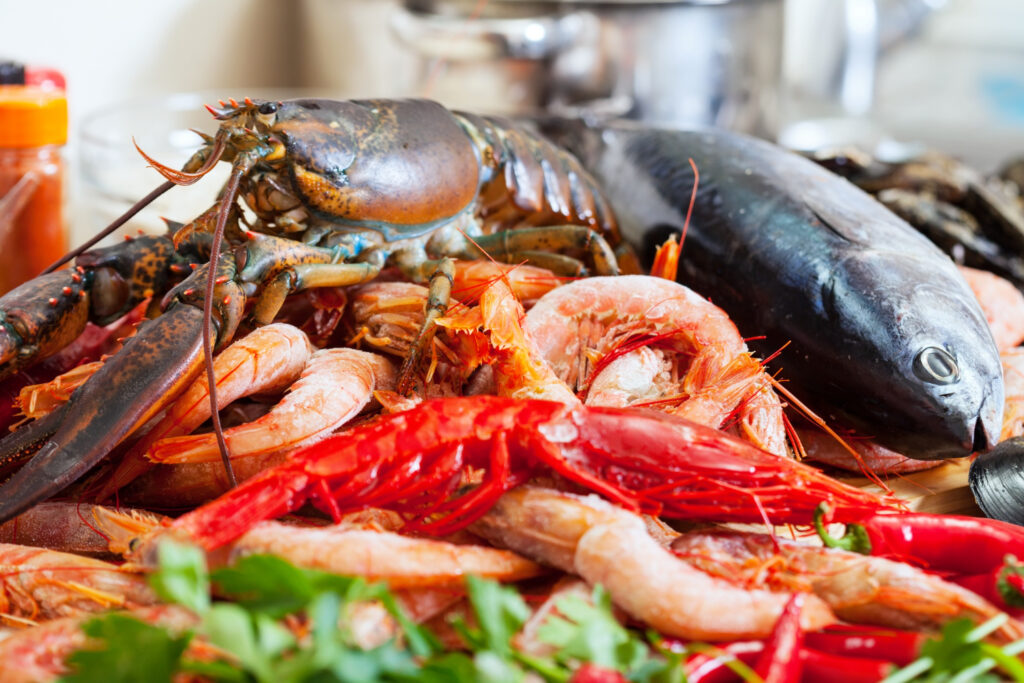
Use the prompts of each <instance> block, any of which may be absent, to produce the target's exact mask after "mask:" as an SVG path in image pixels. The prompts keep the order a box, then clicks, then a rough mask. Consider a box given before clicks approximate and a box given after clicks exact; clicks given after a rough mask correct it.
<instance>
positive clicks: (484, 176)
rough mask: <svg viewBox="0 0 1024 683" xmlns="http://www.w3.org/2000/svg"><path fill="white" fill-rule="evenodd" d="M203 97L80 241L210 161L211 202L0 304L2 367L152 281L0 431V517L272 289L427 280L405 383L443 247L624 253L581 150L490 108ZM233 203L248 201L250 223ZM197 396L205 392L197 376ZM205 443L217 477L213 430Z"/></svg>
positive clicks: (503, 252)
mask: <svg viewBox="0 0 1024 683" xmlns="http://www.w3.org/2000/svg"><path fill="white" fill-rule="evenodd" d="M220 104H221V109H214V108H213V107H207V108H208V109H209V110H210V112H211V113H212V114H213V115H214V117H215V118H216V119H217V120H219V121H220V122H221V123H220V127H219V129H218V130H217V131H216V133H215V135H213V136H204V141H205V144H204V145H203V146H202V147H201V149H200V150H199V151H197V152H196V153H195V154H194V155H193V156H192V158H190V159H189V160H188V161H187V162H186V163H185V165H184V166H183V168H182V170H176V169H172V168H169V167H167V166H164V165H162V164H160V163H159V162H157V161H155V160H153V159H151V158H150V157H148V156H146V155H145V153H144V152H142V150H141V149H140V150H139V151H140V153H142V154H143V156H144V157H145V158H146V159H147V160H148V161H149V162H150V163H151V164H152V165H153V167H154V168H156V170H158V171H159V172H160V173H161V174H162V175H163V176H164V177H165V178H167V182H166V183H164V184H163V185H161V186H160V187H158V188H157V189H156V190H154V191H153V192H151V193H150V194H149V195H148V196H147V197H145V198H143V199H142V200H140V202H138V203H137V204H136V205H135V206H134V207H132V208H131V209H130V210H129V211H128V212H127V213H126V214H125V215H124V216H122V217H121V218H120V219H118V220H117V221H115V222H114V223H113V224H112V225H111V226H109V227H108V228H107V229H106V230H104V231H103V233H101V234H100V235H98V236H97V238H94V239H93V240H92V241H90V242H89V243H87V244H86V245H83V247H82V248H81V249H87V248H88V247H90V246H92V244H94V243H95V242H96V241H97V240H98V239H99V238H100V237H101V236H102V235H103V234H107V233H109V232H111V231H112V230H113V229H115V228H116V227H118V226H120V225H121V224H123V223H124V222H125V221H127V220H128V219H129V218H130V217H131V215H133V214H134V212H136V211H138V210H139V209H140V208H141V206H143V205H144V204H145V203H147V202H149V201H152V200H153V199H154V198H156V197H157V196H159V195H160V194H162V193H163V192H164V191H166V190H167V189H169V188H170V187H171V186H173V185H174V184H190V183H193V182H196V181H198V180H199V179H200V178H202V177H203V176H204V175H205V174H206V173H207V172H208V171H209V170H210V169H211V168H212V167H213V166H214V165H215V164H216V163H217V162H218V161H220V160H223V161H227V162H229V163H231V166H232V170H231V174H230V177H229V179H228V181H227V183H226V184H225V186H224V188H223V190H222V192H221V195H220V198H219V199H218V200H217V202H216V203H215V204H214V206H213V207H211V208H210V209H209V210H207V211H206V212H204V213H203V214H201V215H200V216H199V217H197V218H196V219H194V220H193V221H191V222H190V223H188V224H186V225H184V226H180V227H178V228H177V229H176V230H175V231H174V233H173V235H169V236H164V237H160V238H152V239H150V238H146V239H145V240H142V241H139V240H137V241H134V242H133V243H134V244H135V245H137V246H136V247H132V246H124V245H122V246H120V247H114V248H109V249H107V250H96V251H86V252H84V253H81V254H80V255H79V256H78V258H77V261H76V267H75V268H74V269H72V270H68V271H58V272H52V273H48V274H44V275H43V276H41V277H40V278H37V279H36V280H33V281H30V282H29V283H26V284H24V285H22V286H21V287H19V288H17V289H15V290H14V291H13V292H11V293H9V294H8V295H6V296H5V297H3V298H0V377H3V376H4V375H5V374H9V373H10V372H13V371H15V370H17V369H19V368H22V367H26V366H28V365H29V364H31V363H33V362H35V361H38V360H40V359H42V358H44V357H46V356H47V355H49V354H52V353H54V352H55V351H56V350H58V349H59V348H60V347H61V346H63V345H64V344H66V343H68V342H69V341H70V340H71V339H73V338H74V337H75V336H77V334H78V333H79V332H80V331H81V329H82V328H83V326H84V325H85V321H86V320H87V319H88V318H89V317H90V315H91V316H92V317H93V318H96V319H100V320H103V319H106V318H108V317H110V316H112V315H115V314H116V313H117V312H118V311H121V310H124V307H125V306H127V305H128V303H130V302H136V301H139V300H142V299H144V298H146V297H153V298H154V300H158V299H159V297H160V295H161V294H164V292H165V291H166V294H165V295H164V296H163V299H162V306H161V308H162V311H163V312H162V313H160V315H159V316H157V317H156V318H155V319H153V320H151V321H148V322H146V323H144V324H143V325H142V326H141V328H140V330H139V332H138V333H137V334H136V335H135V336H133V337H132V338H130V339H129V340H128V341H127V342H126V343H125V345H124V347H123V349H122V350H121V351H120V352H118V353H117V354H116V355H115V356H114V357H113V358H112V359H110V360H108V361H107V363H106V364H105V365H104V367H103V368H102V369H101V370H100V371H99V372H97V373H96V375H95V376H94V377H93V378H91V379H90V380H89V381H87V382H86V383H85V384H84V385H83V386H82V387H80V388H79V389H78V390H76V392H75V393H74V394H73V395H72V397H71V400H70V401H69V402H68V403H67V404H66V405H65V406H64V407H62V409H61V410H59V411H57V412H55V413H53V414H51V415H50V416H48V417H47V418H46V419H45V420H38V421H36V422H34V423H32V424H30V425H28V426H27V427H25V428H22V429H21V430H18V431H16V432H14V433H13V434H11V435H9V436H8V437H7V438H5V439H4V440H2V441H0V462H4V461H7V462H9V461H12V460H15V461H20V460H22V459H24V457H26V455H27V454H31V453H32V452H33V451H37V452H36V454H35V456H34V457H33V458H32V460H31V461H30V462H28V463H27V464H26V465H24V466H23V467H22V468H21V469H20V470H18V471H17V472H16V473H15V474H14V475H13V476H12V477H11V478H10V479H9V480H7V481H6V482H5V483H3V484H2V485H0V520H6V519H9V518H11V517H12V516H14V515H16V514H18V513H19V512H21V511H23V510H25V509H27V508H28V507H29V506H31V505H33V504H34V503H36V502H38V501H40V500H43V499H45V498H47V497H49V496H51V495H53V494H55V493H57V492H58V491H60V490H61V489H63V488H64V487H66V486H67V485H69V484H70V483H72V482H73V481H75V480H76V479H78V478H79V477H80V476H82V474H84V473H85V472H86V471H88V470H89V469H90V468H92V467H93V466H94V465H95V464H96V463H97V462H98V461H99V460H100V459H102V458H103V456H104V455H105V454H106V453H108V452H109V451H110V450H111V449H112V448H114V447H115V446H116V445H117V444H118V443H120V442H121V441H123V440H124V439H126V438H128V437H129V436H130V435H131V434H132V433H133V432H134V431H136V430H137V429H138V428H139V427H140V426H141V425H142V424H144V423H145V422H146V421H147V420H148V419H149V418H150V417H152V416H153V415H155V414H156V413H157V412H159V411H160V410H162V409H163V408H164V407H166V406H167V405H168V403H169V402H170V401H171V400H173V398H174V397H175V396H176V395H177V393H178V392H180V391H181V389H182V387H183V386H185V385H186V384H187V383H188V382H189V381H190V380H191V379H193V378H194V377H195V376H196V375H197V374H198V373H199V372H201V370H202V366H203V359H204V358H205V359H206V370H207V374H208V377H209V376H210V375H211V374H212V368H211V366H210V357H211V355H212V353H213V349H214V348H215V347H218V346H223V345H224V344H226V343H228V342H229V341H230V340H231V338H232V336H233V335H234V334H235V332H236V331H237V330H238V328H239V325H243V324H245V325H248V324H252V325H259V324H264V323H267V322H270V321H271V320H272V319H273V318H274V316H275V315H276V314H277V312H278V311H279V310H280V308H281V306H282V304H283V303H284V301H285V299H286V297H287V296H288V295H289V294H292V293H295V292H299V291H302V290H306V289H310V288H317V287H337V286H343V285H350V284H356V283H360V282H366V281H368V280H371V279H373V278H374V277H376V276H377V275H378V273H380V272H381V270H382V269H384V268H385V267H388V266H395V267H397V268H398V269H399V270H400V271H401V272H402V273H403V274H404V275H405V276H406V277H408V278H410V279H412V280H415V281H419V282H424V281H428V282H429V283H430V299H429V302H428V313H427V316H426V319H425V321H424V323H423V326H422V329H421V331H420V337H419V342H418V344H417V345H416V346H415V347H414V348H413V349H412V351H411V352H410V353H409V355H408V357H407V358H406V361H405V364H404V366H403V369H402V375H401V376H402V378H403V382H402V384H401V388H402V389H403V390H404V391H409V390H410V389H411V388H412V386H413V381H414V379H413V378H414V375H415V371H416V368H417V366H418V362H419V359H420V356H421V349H422V348H423V347H424V345H425V344H426V343H428V342H429V338H430V335H431V333H432V331H433V326H434V321H435V320H436V318H437V317H439V316H440V314H441V313H442V312H443V311H444V309H445V307H446V305H447V302H448V298H449V296H450V289H451V279H452V259H453V258H477V257H480V256H482V255H487V256H489V257H492V258H495V259H498V260H502V261H506V262H519V261H524V260H530V261H532V262H534V263H537V264H539V265H542V266H544V267H547V268H549V269H552V270H554V271H556V272H558V273H561V274H566V275H581V274H585V273H586V272H588V271H587V267H586V266H585V265H584V264H583V262H582V261H581V259H586V260H587V261H589V263H590V264H591V265H592V267H593V269H594V271H596V272H598V273H604V274H615V273H617V272H618V264H617V261H618V258H617V254H616V252H615V251H613V247H619V253H620V254H628V252H627V251H625V250H626V249H628V248H627V247H625V245H623V244H622V243H621V241H620V239H619V235H618V231H617V227H616V224H615V220H614V217H613V215H612V213H611V212H610V210H609V209H608V205H607V202H606V201H605V200H604V198H603V197H602V195H601V193H600V191H599V190H598V189H597V186H596V184H595V183H594V181H593V180H592V179H591V177H590V176H589V175H588V174H587V173H586V172H585V171H584V170H583V169H582V167H581V166H580V165H579V163H578V162H577V161H576V160H575V159H574V158H573V157H572V156H570V155H569V154H567V153H565V152H563V151H561V150H559V149H558V148H556V147H554V146H553V145H551V144H550V143H547V142H546V141H544V140H542V139H541V138H538V137H535V136H533V135H531V134H529V133H527V132H525V131H524V130H520V129H518V128H516V127H514V126H513V125H512V124H510V123H508V122H506V121H503V120H501V119H493V118H485V117H479V116H475V115H472V114H466V113H456V112H451V111H448V110H447V109H445V108H444V107H442V106H441V105H439V104H436V103H434V102H430V101H426V100H366V101H345V102H338V101H329V100H291V101H279V102H254V101H252V100H249V99H246V100H245V101H244V102H243V103H241V104H240V103H238V102H235V101H234V100H231V101H230V102H229V104H225V103H223V102H221V103H220ZM239 198H242V199H243V200H244V201H245V203H246V205H247V206H248V208H249V209H250V210H251V212H252V213H253V214H255V219H254V220H252V221H251V224H250V223H249V222H248V221H247V219H246V216H245V214H244V213H243V212H242V211H240V210H239V206H238V199H239ZM510 228H517V229H516V230H510ZM606 238H607V239H606ZM135 248H138V249H141V250H142V251H143V253H142V254H141V255H140V254H139V253H136V252H135V251H133V249H135ZM81 249H80V250H81ZM556 249H560V250H563V251H565V252H566V253H555V251H554V250H556ZM147 250H148V251H147ZM74 256H75V253H74V252H73V253H72V254H70V255H68V256H67V257H65V259H62V261H60V262H58V263H56V264H54V266H51V268H53V267H56V266H59V265H61V264H62V263H63V262H64V261H66V260H68V259H70V258H73V257H74ZM204 260H205V261H206V263H202V261H204ZM115 266H116V267H115ZM190 267H191V268H193V269H194V272H192V273H191V275H188V277H187V278H185V279H183V280H181V281H180V282H178V280H179V279H180V277H181V276H183V275H185V274H187V273H188V272H189V268H190ZM210 384H211V385H213V384H214V382H213V381H212V378H211V381H210ZM210 400H211V403H212V404H213V405H216V397H215V391H214V390H213V387H211V391H210ZM213 416H214V427H215V431H217V432H218V433H219V432H220V429H219V424H218V422H217V412H216V410H214V411H213ZM221 452H222V456H223V460H224V464H225V468H226V469H227V470H228V473H229V478H231V479H232V480H233V477H232V476H231V471H230V464H229V460H228V456H227V451H226V447H225V446H224V445H223V443H222V444H221Z"/></svg>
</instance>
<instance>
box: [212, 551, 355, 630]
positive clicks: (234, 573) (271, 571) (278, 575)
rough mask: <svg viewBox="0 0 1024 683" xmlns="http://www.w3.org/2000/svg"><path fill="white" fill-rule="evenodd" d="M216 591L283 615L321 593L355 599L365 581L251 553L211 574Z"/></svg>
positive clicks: (254, 608) (250, 606)
mask: <svg viewBox="0 0 1024 683" xmlns="http://www.w3.org/2000/svg"><path fill="white" fill-rule="evenodd" d="M212 578H213V582H214V583H215V584H217V589H218V592H219V593H220V594H221V595H224V596H225V597H228V598H230V599H232V600H234V601H235V602H238V603H239V604H241V605H243V606H245V608H246V609H249V610H252V611H254V612H263V613H266V614H269V615H271V616H284V615H285V614H292V613H295V612H298V611H299V610H302V609H304V608H305V607H306V605H308V604H310V602H312V601H313V599H314V598H315V597H316V596H317V595H318V594H320V593H326V592H332V593H336V594H338V595H339V596H341V597H342V598H343V599H346V600H349V599H357V598H358V597H359V594H360V593H362V592H365V591H366V582H365V581H363V580H362V579H354V578H351V577H347V576H337V575H336V574H329V573H327V572H322V571H317V570H315V569H300V568H298V567H296V566H294V565H292V564H290V563H289V562H287V561H285V560H283V559H281V558H280V557H275V556H273V555H250V556H248V557H243V558H241V559H240V560H238V561H237V562H236V563H235V564H234V565H233V566H231V567H225V568H222V569H217V570H215V571H214V572H213V575H212Z"/></svg>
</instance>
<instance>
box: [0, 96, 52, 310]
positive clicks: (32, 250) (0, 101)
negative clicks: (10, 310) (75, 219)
mask: <svg viewBox="0 0 1024 683" xmlns="http://www.w3.org/2000/svg"><path fill="white" fill-rule="evenodd" d="M67 133H68V113H67V99H66V98H65V96H64V92H63V91H62V90H56V89H52V88H41V87H37V86H31V85H0V294H4V293H6V292H8V291H10V290H11V289H13V288H15V287H17V286H18V285H19V284H21V283H22V282H25V281H26V280H30V279H31V278H33V277H35V276H36V275H39V273H40V272H41V271H42V270H44V269H45V268H46V267H47V266H49V265H50V264H51V263H53V262H54V261H56V260H57V259H59V258H60V257H61V256H63V255H64V254H65V253H66V252H67V250H68V232H67V225H66V218H65V215H64V208H65V207H64V172H65V161H64V154H63V152H64V143H65V142H66V141H67Z"/></svg>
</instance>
